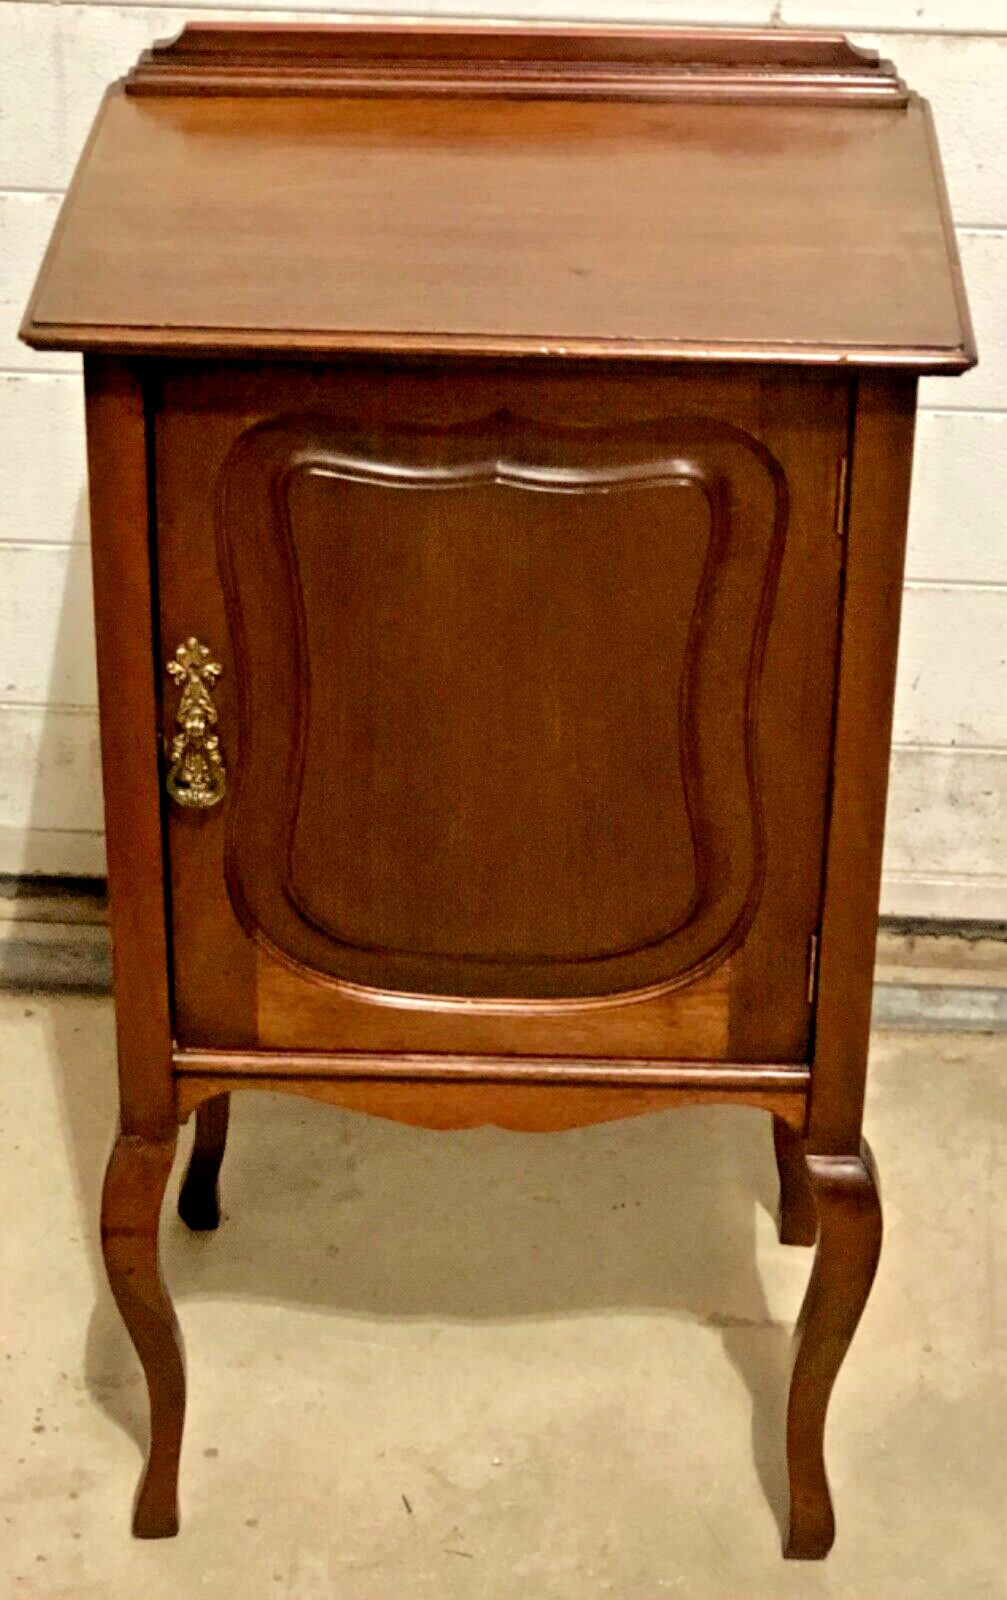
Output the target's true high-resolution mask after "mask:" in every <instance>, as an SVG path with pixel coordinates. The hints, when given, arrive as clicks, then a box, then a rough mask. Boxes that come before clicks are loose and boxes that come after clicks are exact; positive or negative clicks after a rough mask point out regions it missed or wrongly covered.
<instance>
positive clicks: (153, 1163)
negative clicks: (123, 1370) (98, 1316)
mask: <svg viewBox="0 0 1007 1600" xmlns="http://www.w3.org/2000/svg"><path fill="white" fill-rule="evenodd" d="M176 1139H177V1131H176V1130H175V1129H172V1132H171V1134H170V1135H169V1136H168V1137H167V1138H164V1139H147V1138H143V1137H141V1136H139V1135H137V1134H130V1133H120V1135H119V1137H118V1139H117V1140H116V1142H115V1145H114V1147H113V1149H112V1154H111V1156H110V1158H109V1163H108V1170H107V1171H106V1173H105V1186H104V1189H103V1191H102V1197H101V1248H102V1253H103V1255H104V1258H105V1270H106V1272H107V1273H108V1281H109V1284H110V1286H111V1289H112V1293H113V1295H114V1296H115V1302H116V1305H117V1306H118V1307H119V1312H120V1315H121V1316H122V1320H123V1322H124V1323H125V1324H126V1330H127V1332H128V1333H129V1336H130V1338H131V1339H132V1341H133V1345H134V1348H135V1350H136V1353H137V1355H138V1356H139V1358H140V1365H141V1366H142V1368H143V1375H144V1378H145V1380H146V1383H147V1395H148V1399H149V1402H150V1448H149V1451H148V1455H147V1461H146V1464H145V1466H144V1470H143V1474H142V1476H141V1479H140V1485H139V1488H138V1491H137V1498H136V1504H135V1506H134V1509H133V1532H134V1534H135V1535H136V1537H137V1538H138V1539H163V1538H165V1537H167V1536H170V1535H171V1534H174V1533H177V1532H178V1459H179V1454H180V1451H181V1448H182V1424H183V1422H184V1420H185V1357H184V1353H183V1349H182V1335H181V1333H180V1331H179V1327H178V1322H177V1320H176V1318H175V1312H174V1308H173V1306H172V1304H171V1301H170V1299H169V1298H168V1291H167V1290H166V1288H165V1286H164V1280H163V1279H162V1277H161V1267H160V1262H159V1260H158V1248H157V1228H158V1221H159V1218H160V1215H161V1201H162V1199H163V1198H164V1190H165V1185H166V1184H167V1181H168V1175H169V1173H170V1172H171V1163H172V1159H173V1157H174V1154H175V1143H176Z"/></svg>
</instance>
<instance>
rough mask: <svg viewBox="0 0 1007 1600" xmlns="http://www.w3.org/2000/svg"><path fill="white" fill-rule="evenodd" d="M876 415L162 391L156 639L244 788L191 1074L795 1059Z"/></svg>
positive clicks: (781, 407) (556, 386)
mask: <svg viewBox="0 0 1007 1600" xmlns="http://www.w3.org/2000/svg"><path fill="white" fill-rule="evenodd" d="M849 406H850V388H849V384H848V382H847V381H844V380H841V379H828V378H825V379H816V380H811V379H809V378H806V377H803V376H799V377H795V378H794V379H793V380H792V381H790V382H787V383H783V382H781V381H779V380H775V379H773V378H772V377H771V376H769V375H768V374H767V375H761V374H760V375H754V374H747V373H739V374H736V375H733V376H730V377H726V376H725V377H723V378H720V379H716V378H712V377H700V376H698V375H697V376H695V377H689V376H686V375H678V376H675V377H674V378H672V377H670V376H669V377H668V378H666V379H664V380H662V381H660V382H658V381H656V380H655V379H654V378H652V377H647V376H645V375H642V374H641V375H639V376H636V377H634V376H632V375H624V376H622V377H619V378H615V377H611V376H606V375H604V374H600V373H599V374H597V375H593V376H592V377H590V378H584V377H582V376H581V375H579V374H576V375H575V374H571V375H570V376H569V377H564V376H562V375H557V374H554V373H551V372H547V371H545V370H543V371H542V372H541V373H539V374H537V375H536V376H535V377H525V376H523V375H522V374H520V373H518V372H513V373H506V374H500V373H496V374H490V373H481V372H478V371H477V372H472V371H469V370H467V369H464V368H457V369H453V370H450V371H448V372H437V373H423V372H418V371H416V372H402V371H397V370H392V369H386V370H381V371H378V372H368V371H364V372H358V371H356V370H354V369H346V370H339V369H336V370H326V371H324V372H317V371H315V370H314V369H312V370H310V371H309V370H305V369H299V368H291V369H288V370H286V371H285V370H283V369H280V368H273V369H272V370H271V371H270V372H269V373H268V375H264V374H262V373H257V372H255V371H254V370H251V369H241V370H240V371H239V372H237V373H235V372H234V371H231V370H229V369H227V368H222V369H220V370H219V371H211V372H209V373H208V372H206V371H204V370H203V369H202V368H200V369H195V370H192V371H189V370H186V369H183V370H181V371H179V372H171V373H169V374H167V375H166V376H165V378H164V380H163V384H162V389H161V393H160V398H159V412H158V418H157V422H156V427H155V433H156V439H157V471H158V483H157V504H158V552H159V570H160V590H161V619H160V621H161V632H162V637H163V638H164V639H165V640H171V641H173V640H175V639H176V638H184V637H186V636H187V635H188V633H189V632H190V631H191V632H195V633H196V634H197V635H198V636H199V637H200V638H202V639H204V640H205V641H206V642H207V643H208V644H209V645H210V646H211V647H212V650H213V652H214V654H215V656H216V658H217V659H218V660H219V661H221V662H222V663H223V667H224V671H223V674H222V676H221V678H220V681H219V685H218V686H217V689H216V691H215V698H216V700H217V704H218V708H219V713H220V722H219V724H218V732H219V735H220V738H221V744H222V748H223V750H224V753H225V756H226V760H227V765H228V770H229V771H230V772H231V773H232V775H233V776H232V795H231V799H230V800H229V802H228V806H227V814H226V818H225V817H224V816H223V813H218V812H210V813H208V814H207V815H205V816H202V815H198V814H194V813H191V812H183V811H180V810H178V809H174V810H173V811H172V812H171V814H170V816H169V821H168V830H169V833H168V837H169V856H170V861H171V901H172V919H173V924H174V927H175V929H176V934H175V937H174V945H175V949H174V971H175V985H174V992H175V1016H176V1028H177V1031H178V1035H179V1038H180V1040H181V1042H182V1043H184V1044H185V1045H195V1046H199V1045H215V1044H220V1045H224V1046H228V1045H230V1046H232V1047H233V1046H234V1045H235V1044H241V1043H248V1044H254V1043H258V1044H259V1045H260V1046H263V1047H271V1046H277V1045H280V1044H282V1045H283V1046H285V1047H287V1048H294V1049H298V1048H299V1049H323V1050H333V1049H336V1048H344V1049H347V1050H353V1049H369V1048H375V1047H378V1048H384V1049H386V1050H387V1049H390V1048H398V1049H402V1050H409V1049H427V1050H430V1049H433V1050H438V1049H439V1050H442V1051H444V1052H451V1053H458V1052H462V1053H465V1052H469V1051H488V1052H489V1053H492V1054H497V1053H501V1052H505V1051H517V1052H520V1053H527V1054H536V1055H537V1054H547V1053H549V1052H551V1051H554V1052H556V1053H557V1054H562V1055H566V1054H570V1055H574V1056H577V1055H582V1056H587V1055H596V1056H598V1057H605V1056H608V1055H613V1054H621V1053H625V1054H627V1055H630V1056H636V1055H643V1054H657V1055H662V1054H664V1055H666V1054H673V1053H675V1052H676V1050H677V1045H676V1038H682V1039H683V1040H686V1041H687V1046H688V1052H689V1053H690V1054H694V1055H697V1056H699V1057H708V1058H716V1057H724V1056H726V1055H728V1054H729V1053H730V1054H734V1055H735V1056H736V1057H740V1058H742V1059H743V1058H744V1057H745V1056H746V1055H747V1056H749V1057H752V1056H756V1055H762V1054H765V1055H766V1056H768V1057H769V1058H772V1057H773V1056H779V1057H780V1058H781V1059H796V1060H801V1059H804V1057H805V1055H806V1051H807V1042H808V1022H809V1016H810V1009H809V1004H808V995H807V963H808V951H809V941H810V940H811V937H812V935H813V933H814V930H815V929H816V927H817V922H818V916H819V908H820V886H821V858H822V849H823V829H824V817H825V808H826V794H827V786H828V744H829V732H830V728H831V720H832V689H833V661H834V653H835V639H836V631H837V626H838V605H839V584H840V566H841V548H842V547H841V542H840V540H839V539H838V538H837V537H835V534H834V533H833V534H832V535H831V536H830V537H827V538H825V539H823V538H822V537H821V529H822V526H823V524H824V525H825V526H827V527H829V526H831V525H833V524H834V522H835V518H836V508H837V495H838V493H839V486H840V480H841V477H842V463H843V460H844V456H845V452H846V450H847V448H848V431H849ZM809 417H811V418H812V419H813V420H812V421H809ZM474 527H478V528H479V530H480V533H479V538H478V540H473V538H472V536H471V529H472V528H474ZM589 643H590V647H589ZM164 694H165V699H166V703H171V701H170V700H169V697H172V698H176V697H177V696H175V692H174V691H173V688H172V685H171V684H170V683H169V682H167V681H166V682H165V686H164ZM798 773H799V775H800V781H799V782H798V781H795V780H796V778H797V775H798ZM376 775H377V776H376ZM728 963H729V964H730V965H729V971H728V970H727V964H728ZM222 970H223V971H226V972H227V973H228V974H229V978H230V981H229V984H228V993H227V998H226V1000H224V1001H223V1002H222V997H221V994H220V984H219V974H220V973H221V971H222ZM754 992H758V993H760V994H761V996H762V1001H763V1004H762V1006H761V1008H759V1009H757V1008H756V1007H754V1006H753V1005H752V1003H751V996H752V994H753V993H754ZM640 997H643V998H642V1003H638V1004H637V1003H634V1004H632V1005H629V1004H628V1002H629V1001H632V1000H634V999H635V998H640ZM767 1002H768V1003H767ZM378 1004H384V1006H385V1008H386V1009H385V1012H384V1014H383V1015H382V1014H380V1013H377V1012H376V1011H375V1006H376V1005H378ZM389 1007H391V1008H392V1014H390V1013H389V1009H388V1008H389ZM756 1030H757V1031H758V1039H757V1041H755V1042H753V1038H752V1034H753V1033H754V1032H755V1031H756Z"/></svg>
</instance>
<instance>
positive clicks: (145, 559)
mask: <svg viewBox="0 0 1007 1600" xmlns="http://www.w3.org/2000/svg"><path fill="white" fill-rule="evenodd" d="M84 378H85V394H86V403H87V441H88V476H89V484H90V505H91V555H92V565H93V573H94V605H95V630H96V635H97V647H98V694H99V701H100V705H101V760H102V781H103V784H104V793H105V829H106V833H107V838H108V886H109V902H110V913H109V914H110V921H111V929H112V959H113V973H114V984H115V1009H116V1028H117V1038H118V1057H119V1092H120V1098H121V1110H122V1127H123V1131H124V1132H127V1133H137V1134H146V1135H149V1136H154V1135H156V1134H158V1133H159V1132H163V1131H165V1130H167V1129H169V1128H172V1127H174V1125H175V1120H176V1118H175V1102H174V1088H173V1080H172V1068H171V1022H170V1005H169V984H168V953H167V940H166V933H165V899H164V874H163V859H162V842H161V801H160V775H159V761H158V721H159V719H158V701H157V688H156V680H155V676H154V660H155V649H156V646H155V633H154V611H153V596H152V592H151V562H150V526H149V502H148V483H147V425H146V415H145V407H144V395H143V386H142V383H141V379H140V374H139V371H138V369H137V368H136V366H135V365H133V364H131V363H129V362H125V361H118V360H115V359H108V358H104V357H88V358H87V359H86V361H85V364H84Z"/></svg>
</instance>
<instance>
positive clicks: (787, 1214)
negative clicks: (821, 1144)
mask: <svg viewBox="0 0 1007 1600" xmlns="http://www.w3.org/2000/svg"><path fill="white" fill-rule="evenodd" d="M802 1132H803V1124H802V1127H801V1128H799V1129H797V1130H796V1131H795V1130H794V1129H793V1128H792V1127H791V1126H790V1125H789V1124H788V1123H787V1122H785V1121H784V1119H783V1118H782V1117H774V1118H773V1149H774V1151H775V1154H776V1171H777V1174H778V1176H779V1180H780V1200H779V1207H778V1209H777V1216H776V1221H777V1230H778V1232H779V1235H780V1243H781V1244H803V1245H809V1244H814V1242H815V1239H816V1237H817V1233H818V1214H817V1212H816V1210H815V1197H814V1195H813V1194H812V1192H811V1185H810V1184H809V1182H808V1172H807V1167H806V1165H805V1160H804V1140H803V1138H802V1137H801V1135H802Z"/></svg>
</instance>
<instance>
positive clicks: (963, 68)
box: [854, 5, 1007, 227]
mask: <svg viewBox="0 0 1007 1600" xmlns="http://www.w3.org/2000/svg"><path fill="white" fill-rule="evenodd" d="M1003 17H1004V21H1005V22H1007V5H1005V6H1004V8H1003ZM854 42H855V43H858V44H864V45H870V46H873V47H874V48H875V49H877V50H879V51H880V53H881V54H882V55H883V56H887V57H889V58H890V59H892V60H893V61H895V63H896V65H897V66H898V69H899V72H900V73H901V75H902V77H903V78H904V79H905V81H906V83H908V84H909V86H910V88H911V89H915V90H916V92H917V93H918V94H921V95H923V96H924V98H925V99H927V100H929V101H930V104H931V105H932V107H933V112H934V122H935V124H936V127H937V137H938V139H939V141H940V147H941V162H942V164H943V167H944V174H945V177H946V178H947V184H948V193H949V195H950V198H951V210H952V213H953V215H954V218H955V221H956V222H957V223H959V224H962V223H964V224H967V225H968V224H976V223H980V224H984V225H999V226H1001V227H1002V226H1004V225H1007V162H1005V161H1004V159H1003V148H1004V128H1003V125H1004V111H1003V106H1004V86H1005V84H1007V34H1001V35H999V36H995V37H992V38H991V37H987V38H982V37H969V36H964V37H963V36H959V35H943V36H942V35H940V34H916V33H905V34H886V33H869V34H856V35H855V36H854Z"/></svg>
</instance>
